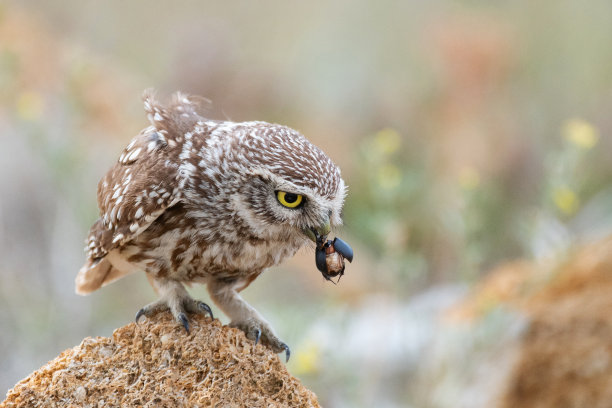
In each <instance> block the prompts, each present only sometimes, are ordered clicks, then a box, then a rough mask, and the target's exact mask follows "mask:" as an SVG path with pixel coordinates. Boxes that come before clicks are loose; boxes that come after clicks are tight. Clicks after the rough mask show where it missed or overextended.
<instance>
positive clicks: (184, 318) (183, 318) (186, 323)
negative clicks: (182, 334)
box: [176, 313, 189, 334]
mask: <svg viewBox="0 0 612 408" xmlns="http://www.w3.org/2000/svg"><path fill="white" fill-rule="evenodd" d="M176 320H178V321H179V322H180V323H181V324H182V325H183V327H184V328H185V330H186V331H187V334H189V320H187V316H185V313H179V314H178V316H176Z"/></svg>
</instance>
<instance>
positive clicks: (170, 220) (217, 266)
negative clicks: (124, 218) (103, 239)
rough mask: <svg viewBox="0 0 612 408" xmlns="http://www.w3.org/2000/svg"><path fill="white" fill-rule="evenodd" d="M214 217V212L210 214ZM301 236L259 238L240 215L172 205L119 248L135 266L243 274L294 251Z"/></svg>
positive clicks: (180, 276) (193, 277)
mask: <svg viewBox="0 0 612 408" xmlns="http://www.w3.org/2000/svg"><path fill="white" fill-rule="evenodd" d="M211 217H212V215H211ZM302 243H303V241H301V240H297V239H287V237H279V239H266V240H263V239H258V238H257V237H255V236H253V235H252V234H250V233H249V231H248V228H246V227H244V226H242V225H241V223H240V222H238V221H237V220H230V219H225V218H222V217H218V214H217V218H215V221H214V224H213V222H212V221H211V220H210V219H206V218H205V217H198V218H194V217H190V216H188V215H187V214H186V213H185V211H184V209H183V208H181V206H177V207H176V208H173V209H170V210H169V211H167V213H166V214H164V215H163V216H162V217H160V219H158V220H157V221H156V222H155V223H154V224H153V225H151V227H150V228H149V229H147V230H146V231H144V232H143V233H142V234H141V235H140V236H139V237H138V238H137V239H136V240H134V241H133V242H131V243H130V244H129V245H126V246H125V247H124V248H123V249H122V250H121V253H120V254H121V258H123V259H124V260H125V261H126V262H128V263H130V264H131V267H133V268H135V269H140V270H144V271H145V272H147V273H150V274H152V275H154V276H160V277H164V276H165V277H168V278H171V279H176V280H179V281H185V282H197V281H206V280H207V279H208V278H209V277H211V276H213V277H214V278H216V279H237V280H240V279H243V278H247V277H248V276H250V275H252V274H253V273H259V272H261V271H262V270H263V269H265V268H268V267H271V266H274V265H278V264H280V263H281V262H282V261H283V260H285V259H286V258H289V257H291V256H293V255H294V254H295V253H296V252H297V250H298V249H299V248H300V247H301V245H302Z"/></svg>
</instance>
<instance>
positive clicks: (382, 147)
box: [374, 128, 402, 155]
mask: <svg viewBox="0 0 612 408" xmlns="http://www.w3.org/2000/svg"><path fill="white" fill-rule="evenodd" d="M401 142H402V140H401V137H400V135H399V133H397V131H396V130H394V129H391V128H385V129H382V130H380V131H378V132H377V133H376V136H375V137H374V146H375V148H376V150H378V151H379V152H381V153H383V154H385V155H389V154H392V153H395V152H396V151H397V150H398V149H399V148H400V145H401Z"/></svg>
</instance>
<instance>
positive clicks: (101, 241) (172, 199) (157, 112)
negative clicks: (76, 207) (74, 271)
mask: <svg viewBox="0 0 612 408" xmlns="http://www.w3.org/2000/svg"><path fill="white" fill-rule="evenodd" d="M179 97H180V95H179ZM176 98H178V97H176ZM184 102H185V103H186V104H188V103H189V101H188V100H186V99H185V100H184ZM187 107H189V105H184V106H183V108H184V109H180V110H178V112H179V113H180V115H183V116H185V115H184V113H185V111H188V110H187ZM145 109H146V110H147V111H148V113H149V118H150V120H151V123H152V126H149V127H148V128H146V129H144V130H143V131H142V132H141V133H140V134H139V135H138V136H136V137H135V138H134V139H133V140H132V141H131V142H130V144H129V145H128V146H127V147H126V148H125V149H124V150H123V152H122V154H121V156H120V157H119V160H118V161H117V163H115V165H114V167H113V168H112V169H111V170H110V171H109V172H108V173H107V174H106V176H105V177H104V178H103V179H102V180H100V183H99V184H98V206H99V207H100V216H101V217H100V219H99V220H98V221H97V222H96V223H95V224H94V225H93V226H92V227H91V230H90V232H89V237H88V239H87V246H86V248H85V249H86V252H87V258H88V259H87V261H86V263H85V265H84V266H83V267H82V268H81V270H80V271H79V273H78V275H77V279H76V286H77V293H89V292H91V291H93V290H96V289H98V288H99V287H100V286H102V285H105V284H107V283H110V282H112V281H114V280H116V279H118V278H120V277H121V276H123V275H125V274H127V273H129V272H130V271H118V270H116V269H114V268H113V266H112V265H111V264H110V262H109V261H108V260H107V259H105V257H106V255H107V254H108V253H109V252H110V251H112V250H113V249H115V248H119V247H121V246H123V245H124V244H125V243H127V242H129V241H131V240H133V239H135V238H136V237H137V236H138V235H139V234H141V233H142V232H143V231H144V230H146V229H147V228H148V227H149V226H150V225H151V224H152V223H153V222H154V221H155V219H157V218H158V217H159V216H160V215H161V214H162V213H163V212H164V211H165V210H166V209H167V208H169V207H171V206H173V205H174V204H176V203H177V202H178V201H179V200H180V199H181V191H182V187H183V184H184V182H185V178H184V177H181V175H180V166H179V163H178V159H179V154H180V148H181V146H180V143H178V142H177V139H176V135H177V134H180V130H181V128H185V127H186V126H187V124H185V123H177V122H178V119H177V118H178V117H179V116H180V115H179V116H177V115H176V112H177V110H169V109H164V108H162V107H160V106H159V105H157V104H156V102H155V101H154V100H153V99H152V97H151V98H145ZM185 117H186V116H185ZM185 117H184V118H183V119H182V120H183V122H185V121H187V119H185ZM190 117H193V118H194V119H195V118H196V117H195V116H192V115H190Z"/></svg>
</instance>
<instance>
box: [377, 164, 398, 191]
mask: <svg viewBox="0 0 612 408" xmlns="http://www.w3.org/2000/svg"><path fill="white" fill-rule="evenodd" d="M376 176H377V181H378V185H379V186H380V187H382V188H383V189H385V190H393V189H395V188H397V187H398V186H399V185H400V183H401V182H402V172H401V170H400V169H399V168H398V167H397V166H396V165H394V164H385V165H383V166H381V167H380V168H379V169H378V172H377V174H376Z"/></svg>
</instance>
